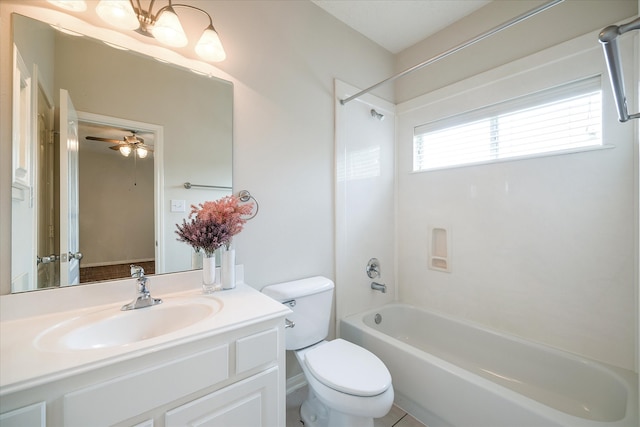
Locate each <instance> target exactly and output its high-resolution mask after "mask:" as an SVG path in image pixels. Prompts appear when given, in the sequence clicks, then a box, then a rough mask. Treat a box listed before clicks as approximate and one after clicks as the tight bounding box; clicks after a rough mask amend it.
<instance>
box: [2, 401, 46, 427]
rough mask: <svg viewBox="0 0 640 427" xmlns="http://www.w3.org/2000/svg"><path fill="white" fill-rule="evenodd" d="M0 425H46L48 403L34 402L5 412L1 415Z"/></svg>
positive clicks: (21, 426)
mask: <svg viewBox="0 0 640 427" xmlns="http://www.w3.org/2000/svg"><path fill="white" fill-rule="evenodd" d="M0 425H1V426H2V427H14V426H15V427H24V426H33V427H35V426H41V427H44V426H45V425H46V404H45V403H44V402H40V403H34V404H33V405H29V406H25V407H24V408H20V409H16V410H14V411H9V412H5V413H4V414H2V415H0Z"/></svg>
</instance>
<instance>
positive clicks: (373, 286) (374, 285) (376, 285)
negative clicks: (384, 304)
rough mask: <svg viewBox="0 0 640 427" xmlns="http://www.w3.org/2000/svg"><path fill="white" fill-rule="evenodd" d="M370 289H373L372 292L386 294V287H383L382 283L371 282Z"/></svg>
mask: <svg viewBox="0 0 640 427" xmlns="http://www.w3.org/2000/svg"><path fill="white" fill-rule="evenodd" d="M371 289H373V290H374V291H380V292H382V293H383V294H386V293H387V285H385V284H384V283H378V282H371Z"/></svg>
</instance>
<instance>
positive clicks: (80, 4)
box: [47, 0, 87, 12]
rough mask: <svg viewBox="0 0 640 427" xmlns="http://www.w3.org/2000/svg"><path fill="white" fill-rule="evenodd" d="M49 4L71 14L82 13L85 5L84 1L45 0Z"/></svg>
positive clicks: (85, 7)
mask: <svg viewBox="0 0 640 427" xmlns="http://www.w3.org/2000/svg"><path fill="white" fill-rule="evenodd" d="M47 1H48V2H49V3H51V4H53V5H56V6H58V7H61V8H63V9H66V10H70V11H72V12H84V11H85V10H87V3H86V2H85V1H84V0H47Z"/></svg>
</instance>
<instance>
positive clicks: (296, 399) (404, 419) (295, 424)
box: [287, 387, 426, 427]
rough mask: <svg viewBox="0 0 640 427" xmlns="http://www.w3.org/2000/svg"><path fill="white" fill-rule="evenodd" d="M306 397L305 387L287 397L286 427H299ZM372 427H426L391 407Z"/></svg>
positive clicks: (400, 410)
mask: <svg viewBox="0 0 640 427" xmlns="http://www.w3.org/2000/svg"><path fill="white" fill-rule="evenodd" d="M306 395H307V387H302V388H300V389H298V390H296V391H294V392H292V393H290V394H288V395H287V427H301V426H303V425H304V424H302V421H300V405H301V404H302V400H303V399H304V398H305V396H306ZM374 427H426V426H425V425H424V424H422V423H421V422H420V421H418V420H416V419H415V418H413V417H412V416H411V415H409V414H407V413H406V412H404V411H403V410H402V409H400V408H398V407H397V406H395V405H393V407H392V408H391V411H389V413H388V414H387V415H386V416H384V417H383V418H376V419H375V420H374Z"/></svg>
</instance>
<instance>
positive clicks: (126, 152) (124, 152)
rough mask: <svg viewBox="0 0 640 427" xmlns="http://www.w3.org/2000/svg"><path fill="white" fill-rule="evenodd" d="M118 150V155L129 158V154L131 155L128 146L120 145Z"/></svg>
mask: <svg viewBox="0 0 640 427" xmlns="http://www.w3.org/2000/svg"><path fill="white" fill-rule="evenodd" d="M118 150H119V151H120V154H122V155H123V156H125V157H129V154H131V147H130V146H129V145H121V146H120V148H119V149H118Z"/></svg>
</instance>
